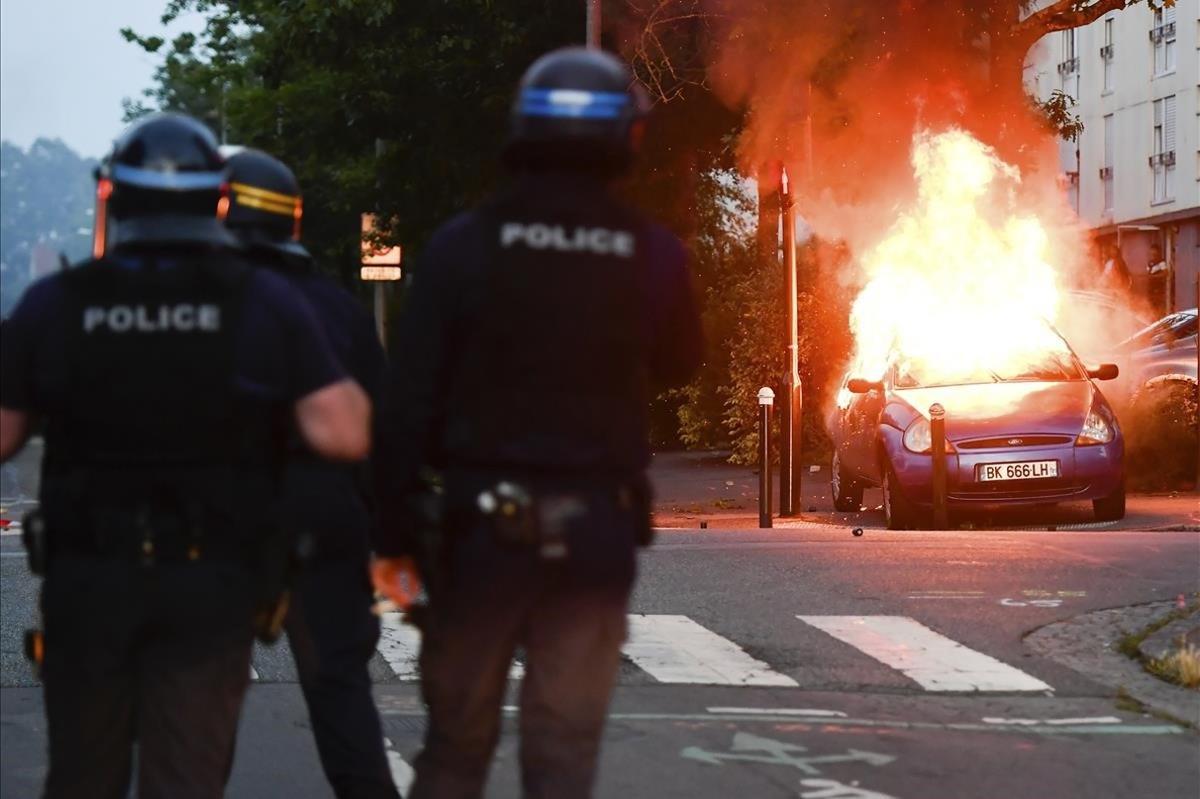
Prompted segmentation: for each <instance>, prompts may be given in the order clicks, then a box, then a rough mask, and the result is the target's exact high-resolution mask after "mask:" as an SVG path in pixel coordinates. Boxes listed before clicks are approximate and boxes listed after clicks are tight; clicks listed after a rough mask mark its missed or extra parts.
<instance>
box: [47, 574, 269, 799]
mask: <svg viewBox="0 0 1200 799" xmlns="http://www.w3.org/2000/svg"><path fill="white" fill-rule="evenodd" d="M251 585H252V583H251V575H250V573H249V571H248V570H247V569H246V568H244V567H242V566H240V565H233V564H224V563H214V562H205V561H197V562H194V563H178V564H159V565H155V566H151V567H143V566H140V565H138V564H136V563H133V562H128V561H115V560H101V559H73V560H67V559H62V560H58V561H56V562H54V563H53V564H52V567H51V571H50V574H49V575H48V576H47V578H46V581H45V583H44V585H43V591H42V612H43V620H44V624H45V632H46V654H45V662H44V666H43V674H42V679H43V683H44V687H45V699H46V717H47V720H48V726H49V744H50V772H49V775H48V776H47V779H46V796H47V797H50V798H51V799H58V798H59V797H87V798H88V799H92V798H93V797H95V798H97V799H107V798H108V797H114V798H115V797H125V796H126V795H127V793H128V790H129V783H130V779H131V770H132V752H133V744H134V742H135V740H136V742H137V745H138V756H137V762H138V775H137V792H138V796H139V797H141V799H155V797H171V798H172V799H177V798H179V797H184V798H185V799H186V798H189V797H195V799H208V798H210V797H219V796H221V795H222V794H223V793H224V789H225V783H226V781H227V780H228V779H229V771H230V768H231V766H232V764H233V751H234V740H235V736H236V733H237V723H238V714H239V712H240V710H241V704H242V698H243V696H244V694H245V691H246V686H247V683H248V681H249V671H250V647H251V638H252V633H251Z"/></svg>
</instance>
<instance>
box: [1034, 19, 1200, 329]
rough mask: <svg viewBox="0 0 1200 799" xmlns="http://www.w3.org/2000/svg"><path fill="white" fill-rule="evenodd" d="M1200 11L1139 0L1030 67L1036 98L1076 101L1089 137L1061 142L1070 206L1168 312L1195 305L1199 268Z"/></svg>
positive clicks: (1041, 49)
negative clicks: (1059, 94) (1112, 247)
mask: <svg viewBox="0 0 1200 799" xmlns="http://www.w3.org/2000/svg"><path fill="white" fill-rule="evenodd" d="M1198 16H1200V0H1178V2H1176V4H1175V6H1174V7H1172V8H1163V9H1159V10H1154V9H1152V8H1150V7H1149V5H1148V4H1147V3H1145V2H1142V3H1140V4H1138V5H1136V6H1133V7H1130V8H1127V9H1125V10H1123V11H1114V12H1111V13H1109V14H1106V15H1105V16H1103V17H1101V18H1100V19H1097V20H1096V21H1095V22H1093V23H1092V24H1090V25H1088V26H1086V27H1083V28H1077V29H1075V30H1071V31H1064V32H1059V33H1053V34H1051V35H1049V36H1046V37H1045V38H1043V39H1042V40H1041V42H1039V43H1038V44H1037V45H1036V46H1035V47H1034V48H1033V49H1032V50H1031V51H1030V53H1029V56H1028V57H1027V59H1026V65H1025V80H1026V85H1027V86H1028V88H1029V90H1030V91H1031V92H1032V93H1034V94H1035V95H1037V96H1038V97H1040V98H1042V99H1043V100H1045V99H1047V98H1048V97H1049V96H1050V95H1051V94H1052V93H1053V92H1054V91H1056V90H1057V91H1062V92H1064V93H1065V94H1068V95H1070V96H1071V97H1073V98H1074V99H1075V100H1076V102H1077V103H1078V105H1077V106H1076V107H1075V109H1074V111H1075V113H1077V114H1078V115H1079V117H1080V119H1081V120H1082V121H1083V124H1084V126H1085V127H1084V132H1083V134H1082V135H1081V136H1080V138H1079V140H1078V141H1076V142H1069V141H1064V142H1062V143H1061V145H1060V159H1061V163H1062V170H1063V186H1064V188H1065V190H1066V191H1067V196H1068V199H1069V201H1070V202H1071V204H1072V206H1073V207H1074V208H1075V210H1076V211H1077V212H1078V213H1079V215H1080V217H1081V218H1082V219H1083V220H1084V221H1085V223H1086V224H1087V225H1088V226H1089V227H1091V228H1092V229H1093V230H1094V231H1095V234H1096V238H1097V243H1098V244H1099V245H1100V246H1101V247H1104V246H1105V245H1112V244H1116V245H1118V246H1119V248H1120V252H1121V254H1122V256H1123V257H1124V259H1125V263H1126V264H1127V265H1128V267H1129V270H1130V272H1131V273H1132V275H1133V280H1134V290H1135V291H1137V292H1138V293H1140V294H1141V295H1142V296H1144V297H1146V298H1147V299H1148V300H1149V301H1150V303H1151V305H1152V306H1153V307H1154V309H1155V310H1161V311H1163V312H1166V311H1169V310H1177V309H1180V308H1190V307H1193V306H1195V305H1196V291H1197V274H1198V273H1200V104H1198V102H1200V96H1198V91H1197V88H1198V86H1200V21H1198Z"/></svg>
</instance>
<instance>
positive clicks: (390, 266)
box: [359, 214, 401, 349]
mask: <svg viewBox="0 0 1200 799" xmlns="http://www.w3.org/2000/svg"><path fill="white" fill-rule="evenodd" d="M374 232H375V215H374V214H363V215H362V258H361V260H360V264H361V268H360V269H359V278H360V279H362V280H366V281H370V282H372V283H374V284H375V332H376V333H377V334H378V336H379V342H380V343H381V344H382V345H383V347H384V349H387V302H386V297H385V295H384V290H383V287H384V285H385V284H386V283H387V282H388V281H393V280H399V279H400V277H401V272H400V257H401V252H400V247H398V246H396V247H387V248H385V249H381V248H378V247H376V246H374V245H373V244H372V243H371V242H370V241H368V236H369V235H370V234H372V233H374Z"/></svg>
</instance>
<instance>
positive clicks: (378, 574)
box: [371, 557, 421, 610]
mask: <svg viewBox="0 0 1200 799" xmlns="http://www.w3.org/2000/svg"><path fill="white" fill-rule="evenodd" d="M371 582H372V583H373V584H374V586H375V593H377V594H382V595H383V596H385V597H387V598H388V599H389V600H391V601H392V602H394V603H395V604H396V607H397V608H399V609H400V610H408V609H409V608H410V607H412V604H413V603H414V602H416V601H417V596H418V595H419V594H420V593H421V576H420V574H419V573H418V572H417V564H416V563H415V562H414V561H413V559H412V558H409V557H401V558H375V559H374V560H373V561H371Z"/></svg>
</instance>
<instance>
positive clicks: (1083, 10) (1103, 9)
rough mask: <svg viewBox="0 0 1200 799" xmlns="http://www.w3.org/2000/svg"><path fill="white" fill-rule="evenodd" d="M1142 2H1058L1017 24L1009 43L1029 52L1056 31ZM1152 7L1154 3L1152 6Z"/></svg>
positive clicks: (1082, 23) (1117, 0) (1076, 26)
mask: <svg viewBox="0 0 1200 799" xmlns="http://www.w3.org/2000/svg"><path fill="white" fill-rule="evenodd" d="M1140 1H1141V0H1096V1H1095V2H1088V0H1055V2H1053V3H1051V4H1050V5H1048V6H1046V7H1045V8H1043V9H1041V10H1040V11H1036V12H1034V13H1033V14H1030V15H1029V16H1028V17H1026V18H1025V19H1023V20H1021V21H1020V22H1019V23H1017V25H1016V26H1014V27H1013V29H1012V34H1011V36H1010V41H1012V42H1013V44H1014V45H1018V46H1019V45H1025V49H1024V50H1023V51H1022V52H1025V51H1027V50H1028V49H1029V48H1030V47H1032V46H1033V43H1034V42H1036V41H1037V40H1038V39H1040V38H1042V37H1043V36H1045V35H1046V34H1047V33H1054V32H1055V31H1066V30H1071V29H1072V28H1079V27H1082V26H1084V25H1087V24H1089V23H1091V22H1095V21H1096V20H1097V19H1099V18H1100V17H1102V16H1104V15H1105V14H1107V13H1108V12H1110V11H1121V10H1123V9H1125V8H1128V7H1129V6H1132V5H1137V3H1139V2H1140ZM1152 5H1153V3H1152Z"/></svg>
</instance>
